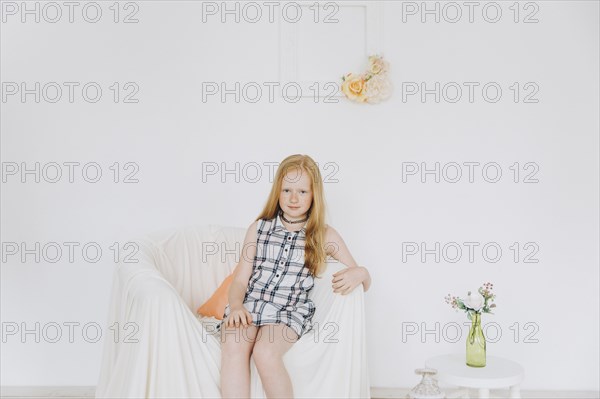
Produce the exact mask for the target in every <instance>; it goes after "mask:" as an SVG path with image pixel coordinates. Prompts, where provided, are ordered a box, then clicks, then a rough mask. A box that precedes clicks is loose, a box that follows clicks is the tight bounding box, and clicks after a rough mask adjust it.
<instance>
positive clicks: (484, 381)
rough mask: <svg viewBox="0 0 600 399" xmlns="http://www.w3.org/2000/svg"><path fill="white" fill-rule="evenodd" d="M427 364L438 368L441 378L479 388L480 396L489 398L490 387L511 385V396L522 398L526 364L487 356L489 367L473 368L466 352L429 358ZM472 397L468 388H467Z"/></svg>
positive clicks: (441, 380) (452, 383) (438, 374)
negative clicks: (469, 364) (469, 363)
mask: <svg viewBox="0 0 600 399" xmlns="http://www.w3.org/2000/svg"><path fill="white" fill-rule="evenodd" d="M425 367H430V368H434V369H436V370H437V376H436V377H437V380H438V381H440V382H444V383H447V384H450V385H456V386H458V387H461V388H475V389H478V391H479V398H489V397H490V389H498V388H506V387H510V397H511V398H520V397H521V389H520V384H521V381H523V378H524V377H525V372H524V370H523V367H521V365H520V364H519V363H516V362H513V361H512V360H508V359H504V358H501V357H497V356H487V357H486V365H485V367H470V366H467V364H466V357H465V354H464V353H463V354H451V355H442V356H436V357H433V358H431V359H427V360H426V361H425ZM467 398H468V390H467Z"/></svg>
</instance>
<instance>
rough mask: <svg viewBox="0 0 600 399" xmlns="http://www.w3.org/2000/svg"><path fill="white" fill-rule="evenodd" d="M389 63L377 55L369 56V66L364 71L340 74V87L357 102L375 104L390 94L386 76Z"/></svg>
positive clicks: (390, 86)
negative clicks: (358, 73)
mask: <svg viewBox="0 0 600 399" xmlns="http://www.w3.org/2000/svg"><path fill="white" fill-rule="evenodd" d="M388 72H389V63H388V62H387V61H385V60H384V59H383V57H382V56H379V55H371V56H369V67H368V69H367V71H365V72H364V73H362V74H360V75H357V74H354V73H352V72H350V73H348V74H346V75H345V76H342V84H341V89H342V92H343V93H344V94H345V95H346V97H347V98H348V99H350V100H352V101H356V102H359V103H371V104H376V103H379V102H381V101H384V100H387V99H388V98H390V96H391V95H392V82H391V81H390V79H389V77H388Z"/></svg>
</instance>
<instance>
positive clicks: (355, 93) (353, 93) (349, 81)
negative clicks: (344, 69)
mask: <svg viewBox="0 0 600 399" xmlns="http://www.w3.org/2000/svg"><path fill="white" fill-rule="evenodd" d="M342 92H343V93H344V94H345V95H346V97H348V98H349V99H350V100H354V101H358V102H365V101H366V100H367V97H366V96H365V79H364V77H363V76H360V75H354V74H353V73H349V74H347V75H346V76H345V77H344V82H343V83H342Z"/></svg>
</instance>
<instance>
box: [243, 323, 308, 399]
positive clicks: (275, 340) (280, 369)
mask: <svg viewBox="0 0 600 399" xmlns="http://www.w3.org/2000/svg"><path fill="white" fill-rule="evenodd" d="M259 328H260V331H259V333H258V337H257V339H256V344H255V345H254V349H253V351H252V356H254V363H255V364H256V368H257V369H258V374H259V375H260V380H261V382H262V385H263V388H264V390H265V394H266V395H267V398H287V399H289V398H293V397H294V393H293V389H292V381H291V380H290V376H289V374H288V372H287V370H286V368H285V365H284V364H283V355H284V354H285V352H287V351H288V350H289V349H290V348H291V347H292V345H293V344H294V343H295V342H296V341H298V335H296V333H295V332H294V330H292V329H291V328H290V327H288V326H286V325H285V324H269V325H265V326H261V327H259Z"/></svg>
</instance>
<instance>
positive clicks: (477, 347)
mask: <svg viewBox="0 0 600 399" xmlns="http://www.w3.org/2000/svg"><path fill="white" fill-rule="evenodd" d="M467 366H470V367H485V337H484V336H483V330H482V329H481V314H479V313H474V314H472V315H471V329H470V330H469V335H468V336H467Z"/></svg>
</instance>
